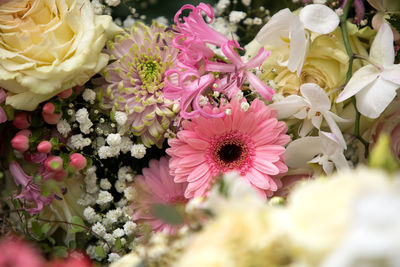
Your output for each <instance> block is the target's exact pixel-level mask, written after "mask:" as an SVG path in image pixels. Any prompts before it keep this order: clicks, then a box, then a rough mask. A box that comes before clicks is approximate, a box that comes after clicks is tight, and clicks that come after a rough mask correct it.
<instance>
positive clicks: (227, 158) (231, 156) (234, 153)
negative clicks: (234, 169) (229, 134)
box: [218, 144, 242, 163]
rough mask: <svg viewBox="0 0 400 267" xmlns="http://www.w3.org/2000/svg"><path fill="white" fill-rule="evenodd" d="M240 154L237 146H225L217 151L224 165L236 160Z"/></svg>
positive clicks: (239, 148) (239, 147)
mask: <svg viewBox="0 0 400 267" xmlns="http://www.w3.org/2000/svg"><path fill="white" fill-rule="evenodd" d="M241 154H242V147H241V146H240V145H237V144H226V145H224V146H222V147H221V148H220V150H219V151H218V156H219V158H220V159H221V160H222V161H224V162H226V163H231V162H233V161H235V160H238V159H239V158H240V155H241Z"/></svg>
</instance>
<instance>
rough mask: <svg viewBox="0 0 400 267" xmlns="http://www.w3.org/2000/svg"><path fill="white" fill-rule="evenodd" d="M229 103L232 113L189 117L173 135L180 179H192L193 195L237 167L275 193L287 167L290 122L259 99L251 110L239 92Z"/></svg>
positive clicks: (173, 171) (189, 194) (262, 188)
mask: <svg viewBox="0 0 400 267" xmlns="http://www.w3.org/2000/svg"><path fill="white" fill-rule="evenodd" d="M225 108H229V109H230V110H231V114H230V115H226V116H225V117H223V118H212V119H206V118H204V117H198V118H195V119H193V120H192V121H184V122H183V130H181V131H180V132H178V134H177V138H175V139H170V140H169V145H170V146H171V148H169V149H167V153H168V154H169V155H170V156H171V160H170V168H171V174H172V175H174V176H175V179H174V181H175V182H177V183H182V182H188V186H187V188H186V191H185V197H187V198H192V197H197V196H202V195H205V194H206V192H207V191H208V189H209V188H210V187H211V185H212V184H213V183H214V182H215V179H216V177H217V176H218V175H219V174H224V173H227V172H229V171H231V170H236V171H238V172H239V173H240V174H241V176H242V179H243V180H244V181H246V182H247V183H249V184H251V185H252V186H253V187H254V188H256V189H257V190H258V191H259V192H260V193H261V194H262V195H263V196H270V195H272V193H273V192H274V191H276V190H277V189H278V188H279V187H280V186H281V182H280V180H279V176H280V175H282V174H283V173H285V172H286V171H287V167H286V165H285V164H284V162H283V153H284V151H285V148H284V145H285V144H286V143H287V142H289V140H290V138H289V136H288V135H286V134H285V133H286V130H287V128H286V125H285V123H284V122H279V121H278V120H277V119H276V116H277V114H276V112H275V111H272V110H270V109H269V108H268V107H267V106H265V105H264V103H263V102H261V101H259V100H258V99H256V100H254V101H253V102H252V103H251V106H250V107H249V108H248V110H247V111H244V110H243V109H242V108H241V103H240V101H239V100H238V99H236V98H235V99H233V100H232V101H231V102H230V103H229V104H228V105H226V107H225ZM216 112H217V111H216ZM218 112H219V111H218Z"/></svg>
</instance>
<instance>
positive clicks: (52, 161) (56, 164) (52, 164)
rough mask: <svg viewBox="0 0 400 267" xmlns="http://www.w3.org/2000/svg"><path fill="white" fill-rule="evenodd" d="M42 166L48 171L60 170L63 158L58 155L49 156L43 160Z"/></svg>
mask: <svg viewBox="0 0 400 267" xmlns="http://www.w3.org/2000/svg"><path fill="white" fill-rule="evenodd" d="M44 166H45V167H46V169H47V170H49V171H53V172H56V171H60V170H62V168H63V160H62V158H60V157H59V156H49V157H48V158H47V159H46V161H45V162H44Z"/></svg>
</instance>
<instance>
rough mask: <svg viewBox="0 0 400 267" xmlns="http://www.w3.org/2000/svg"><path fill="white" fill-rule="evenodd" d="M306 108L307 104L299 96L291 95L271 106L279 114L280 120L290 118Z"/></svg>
mask: <svg viewBox="0 0 400 267" xmlns="http://www.w3.org/2000/svg"><path fill="white" fill-rule="evenodd" d="M305 106H307V103H306V102H305V101H304V99H303V98H302V97H300V96H298V95H290V96H288V97H286V98H285V99H283V100H282V101H277V102H274V103H272V104H270V105H269V107H270V108H271V109H273V110H276V111H277V112H278V119H286V118H289V117H290V116H292V115H293V114H295V113H297V112H298V111H299V110H300V109H302V108H303V107H305ZM303 118H305V117H303Z"/></svg>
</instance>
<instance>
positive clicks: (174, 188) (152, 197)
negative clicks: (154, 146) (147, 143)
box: [133, 157, 187, 233]
mask: <svg viewBox="0 0 400 267" xmlns="http://www.w3.org/2000/svg"><path fill="white" fill-rule="evenodd" d="M168 164H169V159H168V158H166V157H162V158H161V159H160V160H159V161H158V160H155V159H153V160H150V162H149V168H144V169H143V170H142V172H143V175H138V176H136V177H135V179H136V180H135V181H136V189H137V197H136V201H135V202H134V207H133V210H134V213H133V220H135V221H138V222H140V223H148V224H150V225H151V227H152V228H153V230H154V231H167V232H168V233H173V232H175V231H176V230H177V229H178V228H180V226H182V225H176V224H168V223H167V222H165V221H163V220H161V219H160V218H158V217H157V216H156V213H157V211H156V209H157V206H158V208H160V205H162V206H164V207H165V205H167V206H172V207H173V208H175V209H178V210H180V209H181V208H182V207H183V205H184V204H185V203H186V201H187V199H186V198H185V197H184V192H185V189H186V186H187V184H186V183H181V184H177V183H174V177H172V176H171V175H170V174H169V172H170V171H169V167H168Z"/></svg>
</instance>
